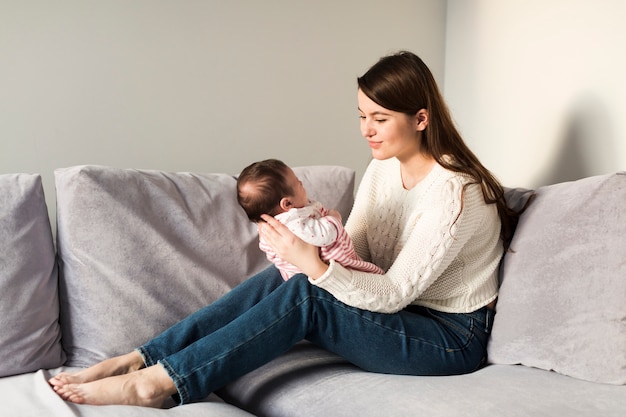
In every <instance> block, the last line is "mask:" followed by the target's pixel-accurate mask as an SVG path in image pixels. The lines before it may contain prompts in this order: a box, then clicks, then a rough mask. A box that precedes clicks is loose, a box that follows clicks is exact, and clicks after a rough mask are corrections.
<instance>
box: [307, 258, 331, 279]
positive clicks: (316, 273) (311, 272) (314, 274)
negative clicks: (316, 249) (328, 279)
mask: <svg viewBox="0 0 626 417" xmlns="http://www.w3.org/2000/svg"><path fill="white" fill-rule="evenodd" d="M328 268H329V267H328V264H327V263H325V262H324V261H322V260H321V259H320V258H317V260H316V262H313V263H312V264H311V265H310V266H307V268H306V270H304V269H303V272H304V273H305V274H306V275H307V276H308V277H309V278H311V279H312V280H313V281H315V280H316V279H318V278H319V277H321V276H323V275H324V274H325V273H326V271H328Z"/></svg>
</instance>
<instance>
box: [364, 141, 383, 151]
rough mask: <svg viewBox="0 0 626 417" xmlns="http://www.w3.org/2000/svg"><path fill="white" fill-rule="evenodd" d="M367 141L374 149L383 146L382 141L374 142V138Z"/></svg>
mask: <svg viewBox="0 0 626 417" xmlns="http://www.w3.org/2000/svg"><path fill="white" fill-rule="evenodd" d="M367 143H368V144H369V145H370V148H372V149H378V148H380V147H381V146H382V144H383V143H382V142H374V141H372V140H368V141H367Z"/></svg>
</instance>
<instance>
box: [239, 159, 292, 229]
mask: <svg viewBox="0 0 626 417" xmlns="http://www.w3.org/2000/svg"><path fill="white" fill-rule="evenodd" d="M288 169H289V167H288V166H287V165H286V164H285V163H284V162H282V161H279V160H278V159H266V160H264V161H259V162H254V163H252V164H250V165H248V166H247V167H245V168H244V169H243V171H241V174H239V177H237V201H238V202H239V205H240V206H241V207H242V208H243V209H244V211H245V212H246V214H247V215H248V218H249V219H250V220H251V221H253V222H259V221H262V219H261V214H269V215H270V216H275V215H276V214H278V213H280V208H279V206H280V200H281V199H282V198H283V197H285V196H289V195H292V194H293V190H292V189H291V188H290V187H289V185H288V184H287V181H286V180H285V175H286V174H287V172H288V171H287V170H288Z"/></svg>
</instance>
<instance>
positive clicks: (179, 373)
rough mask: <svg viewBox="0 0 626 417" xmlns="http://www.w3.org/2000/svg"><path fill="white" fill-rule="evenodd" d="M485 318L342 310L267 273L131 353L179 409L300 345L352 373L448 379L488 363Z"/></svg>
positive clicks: (298, 280)
mask: <svg viewBox="0 0 626 417" xmlns="http://www.w3.org/2000/svg"><path fill="white" fill-rule="evenodd" d="M492 321H493V312H492V311H491V310H488V309H487V308H482V309H480V310H478V311H475V312H473V313H469V314H450V313H441V312H438V311H435V310H432V309H428V308H424V307H410V308H408V309H405V310H403V311H400V312H399V313H396V314H381V313H373V312H370V311H366V310H360V309H358V308H354V307H350V306H348V305H346V304H344V303H342V302H340V301H338V300H337V299H336V298H334V297H333V296H332V295H331V294H330V293H328V292H327V291H325V290H322V289H320V288H318V287H316V286H314V285H312V284H310V283H309V282H308V280H307V277H306V276H304V275H302V274H299V275H296V276H294V277H293V278H291V279H290V280H289V281H283V279H282V278H281V276H280V273H279V272H278V270H277V269H276V268H275V267H273V266H271V267H269V268H268V269H266V270H265V271H263V272H261V273H259V274H257V275H255V276H253V277H252V278H250V279H248V280H247V281H245V282H243V283H242V284H241V285H239V286H237V287H236V288H234V289H233V290H232V291H230V292H229V293H227V294H226V295H224V296H223V297H222V298H220V299H219V300H217V301H215V302H214V303H212V304H210V305H209V306H207V307H204V308H203V309H201V310H199V311H198V312H196V313H194V314H192V315H190V316H189V317H187V318H185V319H184V320H182V321H180V322H179V323H178V324H175V325H174V326H172V327H171V328H169V329H168V330H166V331H165V332H163V333H162V334H161V335H159V336H157V337H155V338H154V339H152V340H151V341H150V342H148V343H146V344H145V345H143V346H141V347H139V348H138V349H137V350H138V351H139V353H140V354H141V355H142V356H143V358H144V361H145V363H146V366H151V365H154V364H157V363H160V364H161V365H162V366H163V367H164V369H165V370H166V371H167V373H168V374H169V376H170V377H171V378H172V380H173V381H174V384H175V385H176V388H177V390H178V397H179V398H178V400H179V402H180V403H181V404H184V403H188V402H193V401H198V400H201V399H203V398H205V397H206V396H207V395H208V394H210V393H211V392H212V391H214V390H216V389H218V388H220V387H222V386H224V385H226V384H227V383H229V382H231V381H233V380H235V379H236V378H238V377H240V376H242V375H244V374H246V373H248V372H250V371H252V370H254V369H256V368H258V367H260V366H262V365H264V364H265V363H267V362H269V361H271V360H272V359H274V358H276V357H277V356H279V355H281V354H283V353H285V352H286V351H288V350H289V349H290V348H291V347H292V346H294V345H295V344H296V343H297V342H299V341H301V340H303V339H308V340H309V341H311V342H313V343H315V344H316V345H318V346H320V347H322V348H325V349H327V350H329V351H331V352H334V353H336V354H338V355H340V356H342V357H344V358H345V359H346V360H348V361H350V362H352V363H353V364H355V365H357V366H359V367H360V368H362V369H364V370H367V371H371V372H380V373H389V374H403V375H452V374H462V373H467V372H471V371H474V370H476V369H478V368H479V367H480V366H481V365H482V364H483V363H484V362H485V360H486V350H487V339H488V337H489V332H490V330H491V324H492Z"/></svg>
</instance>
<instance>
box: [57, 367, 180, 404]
mask: <svg viewBox="0 0 626 417" xmlns="http://www.w3.org/2000/svg"><path fill="white" fill-rule="evenodd" d="M57 393H58V394H59V395H60V396H61V398H63V399H64V400H66V401H70V402H73V403H76V404H92V405H108V404H124V405H138V406H143V407H153V408H159V407H162V406H163V403H164V402H165V400H166V399H167V398H168V397H170V396H171V395H172V394H175V393H176V387H175V386H174V382H173V381H172V379H171V378H170V377H169V375H168V374H167V372H165V369H163V368H162V367H161V366H152V367H150V368H146V369H142V370H140V371H137V372H131V373H128V374H123V375H117V376H112V377H108V378H103V379H98V380H95V381H92V382H87V383H79V384H66V385H64V386H62V387H59V389H58V390H57Z"/></svg>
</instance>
